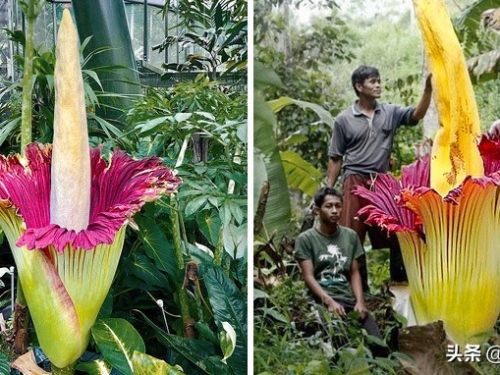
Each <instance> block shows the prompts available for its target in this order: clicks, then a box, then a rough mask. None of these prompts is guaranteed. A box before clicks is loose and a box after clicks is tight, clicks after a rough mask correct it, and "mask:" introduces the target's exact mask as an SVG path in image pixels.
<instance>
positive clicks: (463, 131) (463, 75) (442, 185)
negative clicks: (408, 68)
mask: <svg viewBox="0 0 500 375" xmlns="http://www.w3.org/2000/svg"><path fill="white" fill-rule="evenodd" d="M413 4H414V7H415V13H416V16H417V19H418V22H419V25H420V30H421V32H422V38H423V41H424V45H425V50H426V56H427V62H428V65H429V70H430V72H431V73H432V79H433V87H434V90H433V92H434V100H435V103H436V107H437V110H438V113H439V129H438V131H437V133H436V136H435V138H434V144H433V148H432V156H431V187H432V188H433V189H435V190H436V191H437V192H438V193H439V194H440V195H441V196H445V195H446V194H447V193H448V192H449V191H450V190H451V189H453V188H455V187H457V186H458V185H460V184H461V183H462V182H463V180H464V178H465V177H466V176H472V177H482V176H483V175H484V171H483V163H482V159H481V156H480V154H479V151H478V148H477V142H478V138H479V137H480V135H481V128H480V122H479V115H478V111H477V105H476V100H475V97H474V91H473V89H472V83H471V81H470V77H469V73H468V71H467V65H466V62H465V57H464V55H463V52H462V49H461V48H460V43H459V41H458V38H457V36H456V34H455V32H454V29H453V25H452V23H451V20H450V17H449V15H448V11H447V9H446V6H445V4H444V1H443V0H414V1H413Z"/></svg>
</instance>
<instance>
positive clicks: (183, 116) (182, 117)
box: [174, 112, 193, 122]
mask: <svg viewBox="0 0 500 375" xmlns="http://www.w3.org/2000/svg"><path fill="white" fill-rule="evenodd" d="M192 115H193V114H192V113H184V112H180V113H176V114H175V116H174V120H175V121H176V122H183V121H186V120H189V119H190V118H191V116H192Z"/></svg>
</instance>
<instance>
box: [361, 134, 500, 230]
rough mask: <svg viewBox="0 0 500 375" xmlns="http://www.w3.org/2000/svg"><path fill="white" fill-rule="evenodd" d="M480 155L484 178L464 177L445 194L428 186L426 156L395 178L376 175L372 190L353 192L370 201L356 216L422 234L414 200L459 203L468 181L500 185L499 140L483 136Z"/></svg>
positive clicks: (369, 221)
mask: <svg viewBox="0 0 500 375" xmlns="http://www.w3.org/2000/svg"><path fill="white" fill-rule="evenodd" d="M478 147H479V150H480V152H481V156H482V157H483V162H484V165H485V171H486V172H487V175H486V176H484V177H479V178H473V177H470V176H468V177H467V178H466V179H465V180H464V181H463V182H462V184H461V185H459V186H458V187H456V188H455V189H453V190H451V191H450V192H449V193H448V194H447V195H446V196H445V197H441V195H439V193H438V192H436V191H435V190H434V189H432V188H431V187H430V182H429V181H430V179H429V171H430V158H429V157H428V156H427V157H425V158H423V159H421V160H417V161H416V162H415V163H413V164H411V165H409V166H406V167H404V168H403V169H402V171H401V178H400V179H399V180H398V179H396V177H394V176H393V175H390V174H385V175H380V176H379V177H378V178H377V179H376V180H375V182H374V184H373V187H372V190H369V189H367V188H365V187H357V188H356V189H355V190H354V191H353V193H354V194H355V195H359V196H360V197H362V198H364V199H366V200H367V201H368V202H369V203H370V204H369V205H367V206H365V207H363V208H362V209H360V210H359V211H358V213H357V216H358V217H359V218H360V220H362V221H364V222H365V223H367V224H369V225H377V226H379V227H381V228H383V229H386V230H387V232H388V234H390V233H393V232H402V231H409V232H416V233H418V234H419V235H420V236H423V235H424V234H423V232H422V218H421V216H420V213H419V209H418V207H417V206H418V199H434V200H436V202H437V201H442V202H443V203H447V204H460V200H462V199H467V197H466V196H464V194H463V191H464V188H465V187H467V186H469V184H474V185H478V186H480V187H483V188H484V187H486V186H487V185H488V184H493V185H496V186H500V152H499V148H500V139H493V138H491V137H486V136H484V137H483V138H482V139H481V142H480V144H479V146H478Z"/></svg>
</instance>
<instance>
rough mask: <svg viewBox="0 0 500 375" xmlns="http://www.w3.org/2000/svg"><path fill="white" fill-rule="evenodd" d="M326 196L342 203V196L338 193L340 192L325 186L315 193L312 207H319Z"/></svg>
mask: <svg viewBox="0 0 500 375" xmlns="http://www.w3.org/2000/svg"><path fill="white" fill-rule="evenodd" d="M327 195H333V196H335V197H337V198H339V199H340V201H341V202H342V194H341V193H340V191H338V190H337V189H334V188H331V187H326V186H325V187H322V188H321V189H319V190H318V191H317V192H316V194H314V205H315V206H316V207H321V205H322V204H323V202H324V201H325V197H326V196H327Z"/></svg>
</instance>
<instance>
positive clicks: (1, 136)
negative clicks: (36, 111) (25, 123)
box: [0, 117, 21, 146]
mask: <svg viewBox="0 0 500 375" xmlns="http://www.w3.org/2000/svg"><path fill="white" fill-rule="evenodd" d="M20 123H21V118H20V117H19V118H16V119H14V120H12V121H9V122H7V123H6V122H4V123H2V128H1V129H0V146H1V145H2V144H3V143H4V142H5V140H6V139H7V137H8V136H9V135H10V134H11V133H12V131H13V130H14V128H16V127H17V126H18V125H19V124H20Z"/></svg>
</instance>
